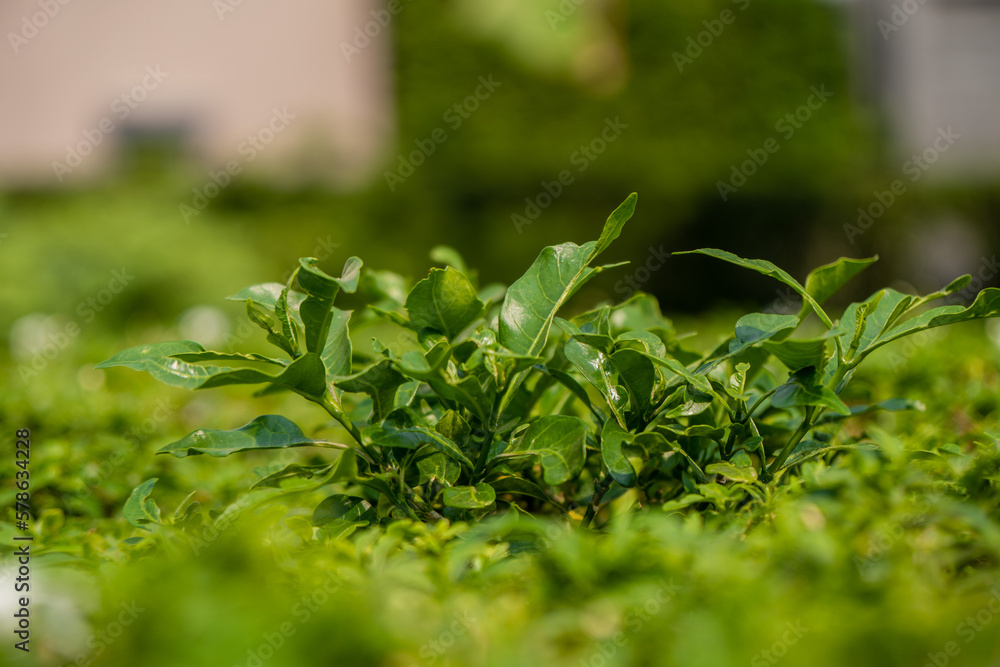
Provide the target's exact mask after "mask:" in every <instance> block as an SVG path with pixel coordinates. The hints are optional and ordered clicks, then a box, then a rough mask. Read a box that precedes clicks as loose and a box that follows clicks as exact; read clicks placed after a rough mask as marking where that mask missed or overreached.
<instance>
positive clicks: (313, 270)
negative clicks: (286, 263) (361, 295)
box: [295, 257, 362, 355]
mask: <svg viewBox="0 0 1000 667" xmlns="http://www.w3.org/2000/svg"><path fill="white" fill-rule="evenodd" d="M316 263H317V262H316V259H315V258H313V257H303V258H302V259H300V260H299V268H298V269H296V272H295V279H296V280H297V281H298V284H299V287H301V288H302V291H303V292H305V294H306V298H305V299H304V300H303V301H302V304H301V305H300V306H299V315H300V316H301V318H302V323H303V326H304V328H305V339H306V350H307V351H309V352H313V353H315V354H319V355H322V354H323V351H324V350H323V348H324V345H325V344H326V341H327V337H328V335H329V329H330V324H331V322H332V321H333V301H334V299H335V298H336V297H337V293H338V292H339V291H340V290H341V289H343V290H344V292H346V293H348V294H353V293H354V291H355V290H356V289H357V287H358V278H359V276H360V274H361V265H362V263H361V260H360V259H358V258H357V257H351V258H350V259H348V260H347V262H346V263H345V264H344V270H343V272H342V274H341V277H340V278H334V277H332V276H330V275H327V274H326V273H325V272H323V271H322V270H321V269H320V268H318V267H317V266H316Z"/></svg>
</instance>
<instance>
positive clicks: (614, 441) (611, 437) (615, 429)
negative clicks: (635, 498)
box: [601, 419, 637, 488]
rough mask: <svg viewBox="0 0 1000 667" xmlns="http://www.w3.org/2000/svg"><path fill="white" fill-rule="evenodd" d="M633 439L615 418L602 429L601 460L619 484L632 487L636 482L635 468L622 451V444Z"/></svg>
mask: <svg viewBox="0 0 1000 667" xmlns="http://www.w3.org/2000/svg"><path fill="white" fill-rule="evenodd" d="M631 441H632V434H631V433H629V432H628V431H626V430H625V429H623V428H622V427H621V426H619V425H618V423H617V422H615V420H613V419H609V420H608V421H607V422H606V423H605V424H604V429H603V430H602V431H601V460H602V461H604V465H605V466H606V467H607V469H608V472H609V473H610V474H611V478H612V479H613V480H615V481H616V482H617V483H618V484H619V485H621V486H624V487H626V488H632V487H633V486H635V483H636V478H637V476H636V473H635V468H634V467H633V466H632V463H631V462H630V461H629V460H628V457H626V456H625V453H624V452H623V451H622V446H623V445H624V444H625V443H627V442H631Z"/></svg>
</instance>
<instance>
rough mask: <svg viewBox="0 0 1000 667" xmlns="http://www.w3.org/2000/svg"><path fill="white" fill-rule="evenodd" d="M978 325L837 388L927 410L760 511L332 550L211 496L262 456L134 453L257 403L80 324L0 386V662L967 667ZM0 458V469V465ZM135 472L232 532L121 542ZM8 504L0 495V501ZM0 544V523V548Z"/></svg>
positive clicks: (982, 551)
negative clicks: (126, 352) (27, 595)
mask: <svg viewBox="0 0 1000 667" xmlns="http://www.w3.org/2000/svg"><path fill="white" fill-rule="evenodd" d="M704 325H705V326H703V327H701V328H702V329H704V330H707V331H714V330H726V329H729V328H731V326H732V322H731V319H730V318H728V317H720V318H718V320H716V321H709V322H705V323H704ZM983 329H984V326H983V324H981V323H970V324H966V325H960V326H956V327H953V328H950V329H948V330H943V331H941V332H940V333H939V334H937V335H936V336H935V337H932V338H921V339H919V340H917V339H914V340H913V342H912V344H911V345H900V346H894V347H888V348H885V349H884V350H881V351H879V352H878V353H876V354H875V355H873V357H872V359H871V360H870V362H869V365H868V366H867V367H865V368H863V369H862V371H861V372H860V373H859V375H858V377H857V379H856V380H855V382H853V383H852V384H851V386H850V390H849V391H850V395H849V396H847V397H846V398H847V400H849V401H851V402H854V401H878V400H884V399H886V398H890V397H892V396H903V397H908V398H912V397H915V396H919V397H921V398H923V399H926V403H927V411H926V412H925V413H913V412H904V413H875V414H872V415H866V416H863V417H859V418H855V419H852V420H851V421H850V422H849V423H848V426H847V428H849V429H851V430H852V431H854V432H856V433H857V434H858V437H867V438H869V439H871V440H874V441H875V442H876V443H878V444H879V447H880V449H879V450H878V451H873V452H865V451H855V452H850V453H843V454H840V455H836V456H835V457H833V458H831V457H829V456H828V457H825V458H824V460H818V461H814V462H810V463H807V464H805V466H804V468H803V475H802V478H801V480H799V481H798V482H796V483H795V484H793V485H791V486H784V487H782V488H781V492H780V493H778V494H777V495H775V497H774V498H772V499H771V500H770V501H769V502H768V503H766V504H752V505H747V506H733V507H729V508H727V509H726V510H724V511H706V512H702V513H699V512H696V511H693V510H682V511H680V512H678V513H673V514H671V513H669V512H661V511H659V510H655V511H654V510H650V511H649V512H647V513H642V514H640V515H639V516H633V517H632V518H631V519H629V518H628V516H629V515H628V514H627V513H624V510H625V509H626V505H627V504H628V499H627V498H623V499H621V500H622V502H620V503H619V506H618V507H617V510H618V511H621V512H622V514H621V516H620V517H619V518H618V519H617V520H616V521H614V522H612V524H611V526H610V527H609V529H608V530H607V531H606V533H604V534H596V533H589V532H585V531H581V530H579V529H577V528H571V527H570V526H568V525H566V524H562V523H557V522H538V521H535V520H532V519H529V518H527V517H523V516H516V515H507V516H505V517H501V518H500V519H499V520H498V521H491V522H487V523H485V524H483V525H480V526H477V527H475V528H469V527H467V526H464V525H462V524H454V525H452V526H448V525H446V524H440V525H437V526H421V525H412V524H409V523H407V522H399V523H397V524H394V525H393V526H392V527H390V528H388V529H384V530H382V529H364V530H362V531H360V532H357V533H355V534H353V535H351V536H350V538H347V539H345V538H343V537H340V538H339V539H338V536H337V535H330V534H328V533H325V532H324V531H322V530H321V529H313V528H312V527H311V526H310V525H309V521H308V513H306V514H302V513H301V512H299V511H296V510H294V509H290V508H295V507H302V506H312V504H315V503H311V504H310V502H308V499H302V498H295V497H289V496H287V495H281V494H274V493H273V492H271V491H263V492H253V493H252V494H251V497H252V502H250V503H239V502H237V500H238V498H239V497H241V496H242V495H243V493H244V492H245V490H246V489H247V487H248V486H249V484H250V482H251V480H253V479H256V478H257V477H259V476H260V475H261V474H264V472H265V471H267V470H274V469H276V468H277V467H280V466H282V465H284V464H285V463H287V462H289V461H288V459H281V460H279V459H280V458H281V457H282V456H283V455H282V454H279V453H277V452H270V453H268V452H262V453H260V454H254V455H249V456H246V457H240V458H238V459H233V460H231V461H228V462H227V464H226V465H225V466H220V465H219V461H218V460H215V459H210V457H193V458H187V459H182V460H178V459H174V458H172V457H154V456H153V454H152V453H153V452H154V451H155V450H156V449H158V448H159V447H160V446H161V445H162V444H165V443H167V442H170V441H172V440H174V439H176V438H178V437H180V436H182V435H183V434H185V433H187V432H188V431H189V430H190V429H191V428H192V424H201V423H204V420H205V418H206V415H207V414H210V415H213V416H212V419H216V420H220V421H225V422H232V423H242V421H243V420H245V419H246V417H247V415H249V414H250V412H248V411H252V410H257V409H259V403H257V404H251V403H250V402H249V401H246V400H245V396H244V394H243V392H240V391H239V390H233V391H229V390H223V391H221V392H213V393H211V394H197V395H195V396H194V397H193V398H192V397H191V395H190V394H189V393H187V392H180V391H177V392H173V391H166V392H165V391H164V390H163V389H162V388H161V387H159V386H158V385H156V384H153V383H150V382H148V381H147V380H146V379H145V378H143V376H141V375H138V374H126V373H117V374H113V375H108V376H107V378H106V384H99V383H94V381H93V378H91V377H88V376H87V375H86V374H84V373H82V371H81V370H80V369H81V367H82V366H89V363H90V362H92V361H93V360H94V359H96V358H100V354H103V353H104V352H105V351H106V350H107V349H113V348H114V347H115V346H117V345H118V340H117V337H113V338H114V339H113V340H97V339H96V337H94V336H92V337H90V343H89V345H87V346H76V347H74V348H71V349H69V350H67V351H66V352H65V353H64V355H62V356H60V357H59V358H58V359H57V360H56V361H54V362H53V363H52V365H51V366H50V368H48V369H47V370H46V372H45V374H44V375H42V376H40V378H39V379H37V380H35V381H34V382H33V383H32V384H31V386H29V387H28V388H27V389H26V390H24V391H19V392H16V393H5V394H4V395H3V397H2V398H0V415H2V418H3V421H4V423H7V424H12V425H16V426H18V427H22V426H27V427H29V428H31V429H32V433H33V460H32V480H33V487H32V494H33V495H32V497H33V505H34V508H35V512H36V514H37V516H38V519H37V520H36V521H35V522H34V523H33V526H32V528H33V531H34V533H35V534H36V535H37V537H36V542H35V543H34V545H33V554H34V558H33V560H32V564H33V570H32V577H33V581H35V582H36V584H37V588H36V589H34V592H35V595H34V597H33V602H32V604H33V607H32V613H33V614H35V615H36V625H35V630H34V634H33V637H34V640H33V641H35V642H37V643H36V644H34V645H33V646H34V648H35V652H34V653H33V654H32V655H31V656H30V658H31V660H30V661H28V662H25V661H23V660H21V661H20V662H18V661H16V660H15V658H12V657H10V656H11V654H10V653H9V652H7V651H9V648H10V647H9V646H6V647H5V648H4V651H5V654H4V656H5V658H4V659H5V660H6V662H7V664H30V665H45V666H48V665H65V664H71V663H72V662H73V661H75V660H77V659H78V657H79V658H80V659H81V660H83V661H84V662H81V663H80V664H87V663H86V661H87V660H91V661H92V662H90V663H89V664H93V665H115V666H117V665H135V664H142V665H150V666H151V667H156V666H158V665H164V666H168V665H170V666H172V665H176V664H190V665H206V666H207V665H213V666H214V665H220V664H223V665H254V664H257V663H256V662H254V660H255V659H259V660H261V664H268V665H301V664H307V663H312V662H316V661H317V660H325V661H327V662H333V663H334V664H337V663H343V664H351V665H393V666H395V665H401V666H403V667H409V665H411V664H416V665H434V664H441V665H494V664H495V665H501V664H525V665H536V664H537V665H543V664H544V665H572V666H576V665H580V664H581V661H583V663H582V664H594V665H597V664H609V665H613V664H663V665H672V664H677V665H692V664H693V665H701V664H704V665H713V666H714V665H730V664H733V665H735V664H747V663H748V662H751V661H753V660H757V661H758V662H757V663H756V664H778V663H777V662H776V661H775V662H774V663H771V662H769V661H768V659H767V655H770V656H771V657H779V653H780V654H781V655H780V659H781V664H788V665H798V664H802V665H811V666H812V665H818V666H824V665H830V666H831V667H834V666H840V665H843V664H846V663H851V664H858V665H872V666H875V665H879V666H881V665H900V667H903V666H905V667H910V666H912V665H922V664H924V663H925V662H929V661H930V658H929V657H928V653H933V654H938V653H941V652H943V651H945V650H946V648H945V647H946V646H947V645H948V642H956V646H957V647H959V648H960V649H961V653H960V654H959V656H958V657H956V658H952V659H951V660H950V661H949V664H953V665H970V666H972V665H982V664H987V663H988V662H989V661H990V660H995V659H996V658H997V657H1000V647H998V646H997V644H996V637H997V636H998V635H997V633H996V631H995V624H996V623H998V622H1000V618H997V617H996V613H995V612H993V611H990V599H991V594H992V593H991V592H992V591H994V590H998V589H997V588H996V587H997V586H998V585H1000V515H998V513H997V507H998V503H997V497H998V496H997V493H998V489H997V483H998V470H1000V450H998V445H997V437H998V435H1000V372H998V370H997V369H998V368H1000V334H998V332H997V328H996V327H995V326H994V325H990V328H989V330H988V332H989V334H988V335H984V331H983ZM698 341H700V344H701V345H702V346H707V345H710V344H711V343H712V337H711V336H708V337H702V338H699V339H698ZM956 350H961V351H962V353H961V354H956V353H955V351H956ZM4 370H5V371H9V370H10V369H9V366H8V365H6V364H5V368H4ZM164 399H165V400H166V401H167V402H166V405H165V406H164V404H163V401H164ZM263 400H265V401H273V404H272V405H270V406H268V408H267V409H268V410H270V411H274V412H278V413H281V414H287V415H288V416H290V417H292V418H295V419H296V420H297V421H299V422H300V423H302V424H303V426H304V427H305V428H310V429H312V428H316V429H317V430H319V431H322V428H323V427H324V424H325V423H326V420H325V417H324V416H323V414H322V413H321V412H320V411H318V410H314V411H313V410H309V409H305V410H302V411H298V410H299V409H298V408H297V407H296V405H295V402H294V401H288V400H286V399H284V398H281V397H269V398H266V399H263ZM163 407H165V408H166V409H164V410H161V408H163ZM135 428H137V429H138V430H137V431H134V430H133V429H135ZM320 456H327V454H326V453H324V452H316V453H313V452H306V451H302V452H296V453H295V454H294V457H295V460H298V461H300V462H304V463H307V462H317V461H318V460H319V457H320ZM9 466H10V462H9V461H4V462H3V463H2V464H0V469H2V470H3V471H4V476H5V477H9ZM254 468H257V470H256V471H255V470H254ZM150 476H157V477H159V478H160V483H159V484H158V485H157V489H156V499H157V502H158V503H159V504H160V506H161V507H162V508H163V511H164V512H168V513H170V512H173V511H174V508H175V507H177V506H178V505H180V504H181V503H182V501H183V500H184V497H185V495H186V493H187V491H188V490H189V489H191V488H194V489H197V492H196V495H195V496H194V500H197V501H198V502H200V503H201V505H202V507H203V508H204V509H205V510H207V511H209V512H211V513H212V515H213V516H215V517H217V518H218V517H221V516H223V515H226V516H228V517H232V520H230V519H228V518H227V519H225V520H223V521H221V522H217V524H216V525H217V526H219V527H220V529H219V530H218V531H217V532H213V531H211V530H205V531H203V532H202V533H201V534H200V537H201V540H200V541H195V542H191V541H190V540H188V539H187V538H185V539H181V536H180V534H179V533H178V534H176V535H174V534H172V533H171V532H170V531H169V530H166V531H160V532H158V533H157V537H156V540H155V543H154V544H153V545H152V547H153V548H152V549H151V548H150V546H151V545H150V543H149V541H148V540H147V541H145V542H143V543H141V544H140V545H138V546H130V545H129V544H128V543H127V542H125V540H127V539H128V538H130V537H134V536H138V535H142V534H143V533H144V531H140V530H137V529H134V528H132V527H131V526H129V525H128V524H127V523H126V521H125V520H124V518H123V517H122V513H121V508H122V505H123V504H124V502H125V499H126V498H127V496H128V494H129V492H130V491H131V488H132V486H134V485H135V484H136V483H138V482H139V481H141V480H142V479H146V478H148V477H150ZM315 493H316V494H317V497H316V498H315V500H316V501H318V500H319V496H321V495H322V493H321V492H315ZM12 494H13V491H12V490H11V488H9V487H5V488H4V489H3V490H2V492H0V503H3V505H4V506H5V507H9V506H10V505H11V503H12V500H13V498H12ZM234 503H236V504H235V505H234ZM13 532H14V529H13V525H12V524H10V523H0V533H2V535H3V536H4V539H2V540H0V545H2V548H3V549H4V550H9V549H10V548H11V547H10V546H9V545H11V544H12V541H11V540H10V539H9V538H10V536H11V535H12V534H13ZM7 572H9V570H5V573H7ZM995 607H996V605H995V604H994V608H995ZM983 610H986V611H983ZM133 611H134V612H135V613H133ZM977 614H978V615H979V617H978V620H977ZM123 615H124V616H123ZM969 617H971V618H972V619H973V620H972V621H971V623H970V621H968V620H967V619H968V618H969ZM123 618H124V619H125V620H126V621H127V624H122V619H123ZM116 623H117V624H118V625H115V624H116ZM789 624H791V625H789ZM976 627H979V628H981V629H980V630H976V629H975V628H976ZM790 628H791V630H790ZM119 631H120V632H119ZM619 632H621V633H622V634H621V635H618V634H617V633H619ZM789 633H790V634H789ZM102 634H103V636H104V637H105V638H107V639H106V640H101V639H100V637H101V636H102ZM111 635H116V636H114V637H111ZM91 636H93V637H94V639H93V643H92V644H91V646H90V647H88V646H87V640H88V638H90V637H91ZM785 638H787V639H788V640H790V641H786V640H785ZM791 640H793V641H791ZM279 644H280V646H278V647H277V648H271V647H272V646H276V645H279ZM764 651H770V652H771V653H769V654H767V655H765V654H764V653H763V652H764ZM604 656H606V657H604ZM602 658H603V659H605V660H607V662H603V661H602ZM760 660H763V661H764V662H759V661H760ZM751 664H753V663H752V662H751Z"/></svg>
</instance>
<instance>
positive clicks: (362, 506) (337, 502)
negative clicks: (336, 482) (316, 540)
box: [312, 493, 378, 526]
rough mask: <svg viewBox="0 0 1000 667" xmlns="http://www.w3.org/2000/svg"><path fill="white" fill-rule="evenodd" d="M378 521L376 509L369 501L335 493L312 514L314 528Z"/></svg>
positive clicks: (324, 500) (325, 499)
mask: <svg viewBox="0 0 1000 667" xmlns="http://www.w3.org/2000/svg"><path fill="white" fill-rule="evenodd" d="M377 519H378V515H377V514H376V512H375V508H374V507H372V504H371V503H369V502H368V501H367V500H364V499H363V498H354V497H351V496H346V495H344V494H342V493H335V494H334V495H332V496H328V497H326V498H324V499H323V500H322V502H320V504H319V505H317V506H316V509H315V510H313V514H312V523H313V525H314V526H325V525H326V524H328V523H332V522H334V521H348V522H354V521H364V522H368V523H372V522H374V521H376V520H377Z"/></svg>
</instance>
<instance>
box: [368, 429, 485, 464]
mask: <svg viewBox="0 0 1000 667" xmlns="http://www.w3.org/2000/svg"><path fill="white" fill-rule="evenodd" d="M361 435H362V437H363V438H365V440H367V441H369V442H371V443H372V444H375V445H378V446H379V447H401V448H403V449H418V448H419V447H421V446H423V445H425V444H426V445H431V446H433V447H434V448H435V449H437V450H438V451H440V452H442V453H443V454H445V455H447V456H449V457H451V458H452V459H454V460H455V461H458V462H459V463H461V464H462V465H464V466H466V467H467V468H469V469H472V467H473V464H472V461H470V460H469V457H467V456H466V455H465V454H464V453H463V452H462V450H461V449H460V448H459V447H458V445H456V444H455V443H454V442H452V441H451V440H449V439H448V438H446V437H444V436H443V435H441V434H440V433H435V432H434V431H430V430H428V429H425V428H421V427H419V426H412V427H409V428H395V427H393V426H389V425H383V426H379V425H374V426H368V427H366V428H365V429H364V430H362V432H361Z"/></svg>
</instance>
